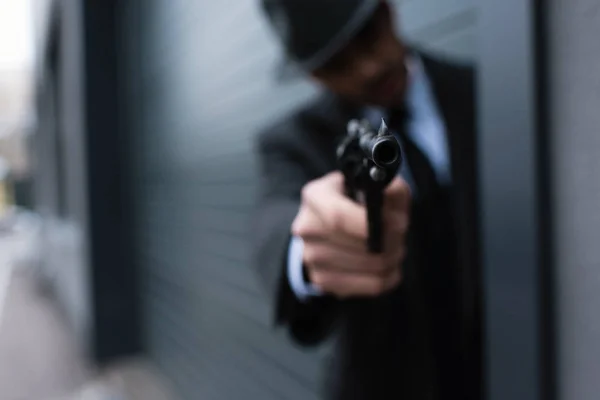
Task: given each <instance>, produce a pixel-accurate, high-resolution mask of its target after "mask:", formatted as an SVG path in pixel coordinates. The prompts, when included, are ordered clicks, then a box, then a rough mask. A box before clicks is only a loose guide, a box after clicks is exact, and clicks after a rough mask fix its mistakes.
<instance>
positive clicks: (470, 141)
mask: <svg viewBox="0 0 600 400" xmlns="http://www.w3.org/2000/svg"><path fill="white" fill-rule="evenodd" d="M422 58H423V64H424V66H425V69H426V72H427V74H428V76H429V77H430V79H431V81H432V85H433V88H434V92H435V95H436V98H437V100H438V105H439V109H440V110H441V112H442V115H443V118H444V120H445V123H446V128H447V132H448V140H449V145H450V157H451V168H452V179H453V198H454V209H455V215H456V217H457V218H456V233H457V238H456V246H457V250H458V253H457V254H458V270H457V273H458V274H459V276H458V277H457V278H458V282H460V286H459V287H458V289H459V292H460V293H458V294H457V295H458V296H460V304H461V315H462V316H463V318H464V320H463V321H462V324H461V326H462V330H463V332H462V335H461V338H462V339H463V343H462V346H461V347H462V349H463V354H464V356H465V358H466V359H467V360H465V361H466V364H467V365H468V368H473V369H472V370H471V371H469V372H468V375H469V376H471V377H472V376H473V375H472V374H477V373H478V372H477V369H479V358H480V346H481V342H480V329H481V327H480V324H481V309H480V307H481V301H480V299H481V289H480V282H481V263H480V253H479V240H480V232H479V229H478V226H479V222H478V214H479V212H478V210H479V199H478V182H479V180H478V175H477V134H476V126H477V115H476V95H475V82H474V81H475V78H474V73H473V71H472V70H471V69H468V68H456V67H449V66H447V65H445V64H440V63H438V62H436V61H434V60H432V59H431V58H429V57H428V56H426V55H422ZM473 386H475V385H472V384H471V385H470V386H467V387H473Z"/></svg>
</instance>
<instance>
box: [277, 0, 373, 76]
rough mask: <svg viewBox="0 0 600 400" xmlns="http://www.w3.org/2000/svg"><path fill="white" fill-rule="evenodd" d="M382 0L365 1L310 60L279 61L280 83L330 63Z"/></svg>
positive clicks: (278, 73) (285, 59) (286, 59)
mask: <svg viewBox="0 0 600 400" xmlns="http://www.w3.org/2000/svg"><path fill="white" fill-rule="evenodd" d="M380 5H381V0H365V2H364V3H363V5H362V6H361V7H359V8H358V10H357V11H356V13H355V14H354V16H353V17H352V19H350V20H349V21H348V23H347V24H346V25H345V26H344V27H343V28H342V29H341V30H340V31H339V32H338V34H337V35H335V36H334V37H333V38H331V40H330V41H329V43H328V44H327V46H325V47H324V48H323V49H321V50H320V51H319V52H317V53H316V54H314V55H313V56H312V57H311V58H310V59H308V60H305V61H303V62H301V63H299V62H296V61H294V60H291V59H289V58H284V59H282V60H280V61H279V63H278V64H277V66H276V68H275V77H276V79H277V81H278V82H281V83H285V82H290V81H294V80H296V79H298V78H301V77H305V76H306V75H307V74H309V73H310V72H311V71H314V70H315V69H317V68H319V67H320V66H322V65H324V64H325V63H327V61H329V60H330V59H331V58H332V57H333V56H334V55H335V54H337V53H338V52H339V51H341V50H342V49H343V48H344V47H345V46H346V45H347V44H348V43H349V42H350V41H351V40H352V39H353V38H354V37H355V35H356V34H357V33H358V32H359V31H360V29H361V28H362V27H363V26H364V25H365V24H366V23H367V21H369V19H370V18H371V16H372V15H373V14H374V13H375V11H376V10H377V8H378V7H379V6H380Z"/></svg>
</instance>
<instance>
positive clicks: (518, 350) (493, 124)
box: [479, 0, 553, 400]
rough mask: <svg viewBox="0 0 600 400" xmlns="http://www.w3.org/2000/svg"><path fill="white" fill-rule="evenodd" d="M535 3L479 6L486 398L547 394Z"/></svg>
mask: <svg viewBox="0 0 600 400" xmlns="http://www.w3.org/2000/svg"><path fill="white" fill-rule="evenodd" d="M542 10H543V7H542V5H541V4H540V2H535V1H523V0H507V1H502V2H497V1H487V2H484V3H483V4H482V5H481V21H480V27H481V29H480V30H479V32H480V34H479V39H480V44H481V46H480V61H479V65H480V69H479V80H480V85H479V95H480V109H479V117H480V121H481V124H480V150H481V153H480V166H481V172H480V179H481V190H482V193H481V195H482V216H481V218H482V219H481V222H482V228H483V229H482V231H483V243H484V248H483V252H484V265H485V273H484V281H485V282H484V286H485V289H484V292H485V303H486V304H485V306H486V307H485V317H486V327H485V330H486V341H485V342H486V345H487V349H486V353H487V354H486V362H487V365H486V367H487V371H486V372H487V379H488V382H487V398H488V399H489V400H500V399H502V400H504V399H514V400H521V399H522V400H531V399H540V400H541V399H544V400H546V399H550V398H552V397H551V396H552V382H551V380H549V379H548V378H549V377H550V376H552V371H551V369H552V368H553V365H552V357H551V354H550V352H551V343H550V341H551V340H552V338H551V336H550V335H548V332H551V329H552V327H551V325H550V321H549V319H548V318H547V317H548V312H547V310H548V309H549V307H550V305H551V301H550V297H549V294H550V292H549V290H548V285H549V284H550V282H549V280H548V279H547V277H548V276H551V273H552V268H551V265H552V257H551V241H550V239H549V236H550V228H551V225H550V224H549V223H548V221H547V219H548V218H549V217H550V216H549V215H548V210H549V202H550V198H549V196H548V167H549V165H548V162H547V161H548V159H547V154H546V153H547V151H546V149H547V145H546V142H547V140H548V139H547V136H546V134H547V132H544V130H543V128H544V127H545V123H544V119H545V115H544V104H543V102H542V100H543V96H542V95H543V94H544V92H543V90H542V89H543V87H544V84H545V82H544V70H543V69H542V68H541V67H542V66H543V59H542V57H543V56H544V54H543V47H538V46H540V45H541V44H542V43H543V42H542V41H541V39H542V38H543V34H542V33H543V31H542V29H541V28H542V26H541V18H540V16H541V14H540V13H541V12H542Z"/></svg>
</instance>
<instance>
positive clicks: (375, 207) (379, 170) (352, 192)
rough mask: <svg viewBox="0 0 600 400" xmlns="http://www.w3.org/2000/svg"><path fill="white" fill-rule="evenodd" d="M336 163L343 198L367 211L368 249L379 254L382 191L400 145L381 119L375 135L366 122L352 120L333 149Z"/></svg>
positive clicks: (397, 158)
mask: <svg viewBox="0 0 600 400" xmlns="http://www.w3.org/2000/svg"><path fill="white" fill-rule="evenodd" d="M337 161H338V167H339V169H340V171H341V172H342V173H343V175H344V186H345V191H346V195H347V196H348V197H350V198H352V199H353V200H355V201H357V202H360V203H363V204H365V207H366V209H367V224H368V239H367V247H368V250H369V251H370V252H372V253H381V252H382V251H383V243H382V239H383V234H382V233H383V221H382V215H381V214H382V207H383V192H384V190H385V188H386V187H387V185H388V184H389V183H390V182H391V181H392V179H393V178H394V177H395V176H396V175H397V173H398V170H399V169H400V165H401V163H402V152H401V150H400V144H399V143H398V141H397V140H396V138H395V137H394V136H393V135H392V134H391V133H390V132H389V130H388V127H387V125H386V124H385V121H384V120H383V119H382V120H381V125H380V127H379V130H378V131H377V132H375V130H374V129H373V128H372V127H371V125H370V124H369V122H368V121H366V120H361V121H359V120H355V119H353V120H351V121H350V122H348V126H347V135H346V136H345V137H344V139H343V140H342V142H341V143H340V144H339V146H338V148H337Z"/></svg>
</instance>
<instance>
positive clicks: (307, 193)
mask: <svg viewBox="0 0 600 400" xmlns="http://www.w3.org/2000/svg"><path fill="white" fill-rule="evenodd" d="M314 191H315V182H314V181H311V182H308V183H307V184H306V185H304V186H303V187H302V191H301V199H302V202H303V203H304V202H306V201H308V200H310V199H311V198H312V197H313V193H314Z"/></svg>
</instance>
